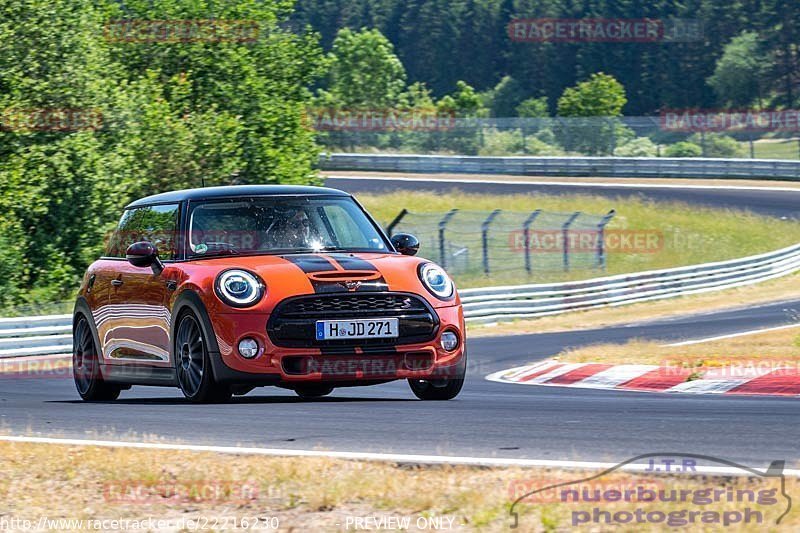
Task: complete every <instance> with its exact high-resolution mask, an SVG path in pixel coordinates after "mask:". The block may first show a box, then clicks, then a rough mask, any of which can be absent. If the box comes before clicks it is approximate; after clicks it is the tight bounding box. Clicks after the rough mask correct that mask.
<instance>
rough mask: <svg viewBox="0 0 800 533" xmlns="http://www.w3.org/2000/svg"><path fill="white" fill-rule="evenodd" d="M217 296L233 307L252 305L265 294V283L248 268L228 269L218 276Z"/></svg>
mask: <svg viewBox="0 0 800 533" xmlns="http://www.w3.org/2000/svg"><path fill="white" fill-rule="evenodd" d="M215 287H216V291H217V296H219V298H220V300H222V301H223V302H225V303H226V304H228V305H230V306H231V307H251V306H253V305H255V304H256V303H258V301H259V300H260V299H261V297H262V296H264V284H263V283H262V282H261V280H260V279H258V277H257V276H256V275H255V274H251V273H250V272H247V271H246V270H237V269H233V270H226V271H225V272H222V273H221V274H220V275H219V276H217V282H216V284H215Z"/></svg>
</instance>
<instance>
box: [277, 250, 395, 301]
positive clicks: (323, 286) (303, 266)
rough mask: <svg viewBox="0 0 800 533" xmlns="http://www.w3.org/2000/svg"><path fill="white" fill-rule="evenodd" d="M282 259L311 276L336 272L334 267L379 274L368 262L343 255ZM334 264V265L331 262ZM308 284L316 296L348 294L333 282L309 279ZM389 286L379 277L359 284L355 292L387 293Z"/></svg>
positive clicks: (284, 257) (292, 256) (296, 256)
mask: <svg viewBox="0 0 800 533" xmlns="http://www.w3.org/2000/svg"><path fill="white" fill-rule="evenodd" d="M282 257H283V259H285V260H287V261H289V262H290V263H293V264H294V265H296V266H297V267H298V268H300V270H302V271H303V272H305V273H306V274H313V273H315V272H331V271H334V270H338V269H337V268H336V265H338V266H339V267H340V269H341V270H344V271H345V272H347V271H348V270H361V271H365V270H366V271H370V272H379V270H378V268H377V267H376V266H375V265H373V264H372V263H370V262H369V261H365V260H364V259H359V258H358V257H353V256H350V255H345V254H332V255H326V256H322V255H312V254H300V255H285V256H282ZM334 261H335V262H336V265H334V263H333V262H334ZM309 282H310V283H311V285H312V286H313V287H314V292H315V293H317V294H324V293H332V292H350V291H348V290H347V288H346V287H345V286H343V285H341V284H340V283H337V282H335V281H332V282H330V281H318V280H314V279H310V278H309ZM388 290H389V285H388V284H387V283H386V280H385V279H384V278H383V276H381V277H380V278H378V279H376V280H372V281H365V282H363V283H362V284H361V286H359V287H358V289H356V291H355V292H365V291H371V292H376V291H378V292H383V291H388Z"/></svg>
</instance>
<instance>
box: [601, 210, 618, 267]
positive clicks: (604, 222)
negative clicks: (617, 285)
mask: <svg viewBox="0 0 800 533" xmlns="http://www.w3.org/2000/svg"><path fill="white" fill-rule="evenodd" d="M615 214H616V211H615V210H613V209H612V210H611V211H609V212H608V213H607V214H606V216H604V217H603V218H602V219H601V220H600V223H599V224H597V266H598V267H599V268H601V269H602V270H605V269H606V239H605V237H606V226H607V225H608V223H609V222H611V219H612V218H614V215H615Z"/></svg>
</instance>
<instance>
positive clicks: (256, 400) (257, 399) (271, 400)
mask: <svg viewBox="0 0 800 533" xmlns="http://www.w3.org/2000/svg"><path fill="white" fill-rule="evenodd" d="M418 401H420V400H417V399H416V398H380V397H373V398H356V397H350V398H319V399H315V400H303V399H302V398H296V397H292V396H253V397H249V396H242V397H237V398H233V399H232V400H231V401H230V402H227V403H216V404H214V403H211V404H203V405H205V406H213V405H218V406H219V405H247V404H310V403H316V404H323V403H358V402H369V403H380V402H418ZM45 403H57V404H87V405H193V404H192V403H191V402H190V401H189V400H187V399H185V398H127V399H125V398H122V399H119V400H115V401H113V402H91V403H90V402H84V401H83V400H47V401H45ZM199 406H200V404H198V407H199Z"/></svg>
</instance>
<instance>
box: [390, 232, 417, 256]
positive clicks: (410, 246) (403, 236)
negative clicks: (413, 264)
mask: <svg viewBox="0 0 800 533" xmlns="http://www.w3.org/2000/svg"><path fill="white" fill-rule="evenodd" d="M391 241H392V246H394V249H395V250H397V251H398V252H400V253H401V254H403V255H417V252H419V239H417V238H416V237H414V236H413V235H411V234H410V233H397V234H395V235H392V238H391Z"/></svg>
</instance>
